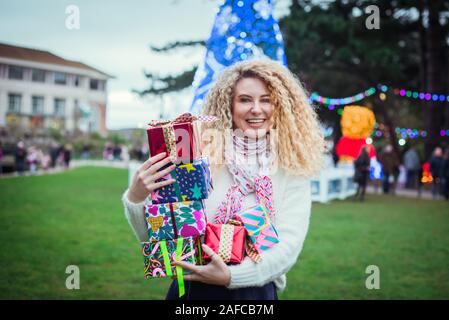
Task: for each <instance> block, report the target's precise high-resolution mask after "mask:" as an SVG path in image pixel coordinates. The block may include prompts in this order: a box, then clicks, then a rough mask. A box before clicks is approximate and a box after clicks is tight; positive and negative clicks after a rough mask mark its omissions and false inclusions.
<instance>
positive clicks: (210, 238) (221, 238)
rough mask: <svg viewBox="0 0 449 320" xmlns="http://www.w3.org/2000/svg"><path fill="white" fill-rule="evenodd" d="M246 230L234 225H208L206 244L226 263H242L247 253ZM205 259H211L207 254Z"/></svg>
mask: <svg viewBox="0 0 449 320" xmlns="http://www.w3.org/2000/svg"><path fill="white" fill-rule="evenodd" d="M245 239H246V229H245V228H244V227H242V226H235V225H232V224H215V223H208V224H207V225H206V232H205V238H204V242H205V244H206V245H208V246H209V247H210V248H211V249H212V250H213V251H214V252H215V253H217V254H218V255H219V256H220V257H221V258H222V259H223V261H224V262H225V263H240V262H241V261H242V260H243V258H244V253H245ZM204 258H205V259H209V257H208V256H207V254H205V256H204Z"/></svg>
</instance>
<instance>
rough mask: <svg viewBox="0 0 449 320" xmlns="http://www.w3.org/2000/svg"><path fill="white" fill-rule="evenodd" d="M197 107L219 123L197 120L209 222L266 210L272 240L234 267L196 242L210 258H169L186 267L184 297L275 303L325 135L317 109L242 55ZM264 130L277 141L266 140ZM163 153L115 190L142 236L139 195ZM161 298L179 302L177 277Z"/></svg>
mask: <svg viewBox="0 0 449 320" xmlns="http://www.w3.org/2000/svg"><path fill="white" fill-rule="evenodd" d="M203 112H204V114H206V115H214V116H217V117H218V118H219V119H220V121H217V122H214V123H210V124H205V126H204V128H203V129H204V130H203V135H202V140H203V147H204V148H203V154H204V155H207V156H209V157H210V158H211V165H212V167H211V169H212V173H213V180H214V190H213V191H212V193H211V194H210V196H209V198H208V199H206V200H205V207H206V208H207V212H206V214H207V218H208V221H209V222H215V223H218V224H226V223H227V222H228V221H229V220H230V219H235V220H241V219H242V216H243V211H244V209H245V208H249V207H252V206H255V205H256V206H258V208H261V207H264V208H265V211H266V212H267V214H268V216H269V217H270V219H269V220H271V222H272V223H273V225H274V226H275V228H276V229H277V234H278V239H277V240H278V241H276V242H273V243H274V244H272V245H267V244H266V243H264V245H263V246H261V247H264V248H265V249H263V250H262V249H260V250H259V253H260V258H261V259H252V258H254V256H253V257H252V258H250V256H247V257H245V258H244V259H243V261H242V262H241V263H240V264H234V265H227V264H225V262H224V261H223V260H222V258H221V257H220V256H219V255H218V254H216V253H215V252H214V251H212V249H210V248H209V247H208V246H206V245H203V250H204V252H205V253H206V254H207V255H208V256H209V257H210V258H211V261H210V262H209V263H208V264H207V265H204V266H197V265H191V264H188V263H186V262H181V261H179V262H176V263H175V264H176V265H178V266H180V267H182V268H184V269H186V270H189V271H190V274H188V275H185V286H186V295H185V296H184V297H183V299H259V300H261V299H262V300H264V299H277V291H278V290H283V289H284V288H285V286H286V273H287V272H288V271H289V270H290V268H291V267H292V266H293V265H294V264H295V263H296V260H297V258H298V256H299V253H300V252H301V250H302V246H303V243H304V240H305V237H306V234H307V230H308V226H309V217H310V210H311V194H310V178H311V175H312V174H314V173H315V172H316V171H317V169H319V168H320V166H321V163H322V156H323V152H324V139H323V137H322V135H321V131H320V129H319V126H318V121H317V118H316V115H315V112H314V111H313V109H312V108H311V106H310V105H309V104H308V100H307V97H306V94H305V92H304V90H303V89H302V86H301V84H300V83H299V81H298V80H297V79H296V78H295V77H294V76H293V74H292V73H291V72H290V71H289V70H288V69H287V68H285V67H283V66H281V65H280V64H278V63H277V62H274V61H271V60H252V61H244V62H240V63H237V64H235V65H233V66H231V67H229V68H228V69H226V70H224V71H223V73H222V74H221V76H220V77H219V78H218V79H217V81H216V83H215V84H214V86H213V87H212V88H211V89H210V91H209V93H208V95H207V98H206V101H205V106H204V110H203ZM208 129H211V130H208ZM210 131H213V134H212V135H211V134H210ZM229 133H230V137H228V136H227V135H228V134H229ZM272 133H273V134H272ZM270 136H273V137H277V139H274V143H273V141H272V139H271V137H270ZM211 137H212V139H210V138H211ZM223 146H224V147H223ZM161 159H162V156H155V157H153V158H150V159H149V160H148V161H147V162H145V163H144V164H143V165H142V167H141V168H140V169H139V170H138V172H137V174H136V176H135V177H134V181H133V183H132V184H131V186H130V188H129V190H127V191H126V192H125V193H124V195H123V202H124V204H125V213H126V216H127V218H128V220H129V222H130V224H131V227H132V228H133V230H134V232H135V233H136V235H137V237H138V239H139V240H140V241H145V238H146V236H147V235H146V225H145V219H144V216H143V205H144V202H145V201H144V200H145V199H146V198H147V197H148V194H149V192H150V191H151V190H154V189H156V188H157V187H159V186H158V185H157V183H155V181H157V179H158V178H159V177H160V176H163V175H166V174H167V172H168V171H170V170H172V167H168V168H167V169H165V170H163V171H161V172H159V173H156V174H154V173H155V172H156V171H157V169H159V168H162V167H163V166H166V165H167V164H168V163H169V161H170V160H167V159H168V158H166V159H165V160H161ZM277 163H279V165H277ZM172 182H173V181H171V180H167V181H165V183H167V184H168V183H172ZM265 239H266V238H265ZM265 241H267V240H265ZM255 245H256V247H257V241H256V244H255ZM261 247H259V248H261ZM167 299H179V298H178V287H177V282H176V281H174V282H173V283H172V284H171V286H170V289H169V291H168V293H167Z"/></svg>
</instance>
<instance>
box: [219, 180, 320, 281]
mask: <svg viewBox="0 0 449 320" xmlns="http://www.w3.org/2000/svg"><path fill="white" fill-rule="evenodd" d="M310 192H311V190H310V181H309V180H307V179H301V178H299V177H289V182H287V185H286V188H285V190H284V196H283V201H282V203H279V204H276V203H275V206H276V216H275V219H276V220H275V225H276V230H277V232H278V236H279V242H278V243H277V244H275V245H274V246H273V247H271V248H270V249H268V250H267V251H265V252H262V253H261V257H262V261H261V262H259V263H255V262H253V261H252V260H251V259H250V258H249V257H245V259H244V260H243V261H242V263H240V264H238V265H232V266H229V270H230V273H231V281H230V284H229V285H228V288H230V289H234V288H241V287H249V286H263V285H265V284H266V283H269V282H271V281H273V280H274V279H276V278H278V277H279V276H281V275H283V274H285V273H287V272H288V271H289V270H290V268H291V267H292V266H293V265H294V264H295V263H296V260H297V259H298V256H299V253H300V252H301V250H302V247H303V243H304V239H305V237H306V234H307V230H308V227H309V219H310V212H311V203H312V201H311V193H310Z"/></svg>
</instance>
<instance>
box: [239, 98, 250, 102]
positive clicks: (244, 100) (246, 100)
mask: <svg viewBox="0 0 449 320" xmlns="http://www.w3.org/2000/svg"><path fill="white" fill-rule="evenodd" d="M250 101H251V100H250V99H248V98H241V99H240V102H250Z"/></svg>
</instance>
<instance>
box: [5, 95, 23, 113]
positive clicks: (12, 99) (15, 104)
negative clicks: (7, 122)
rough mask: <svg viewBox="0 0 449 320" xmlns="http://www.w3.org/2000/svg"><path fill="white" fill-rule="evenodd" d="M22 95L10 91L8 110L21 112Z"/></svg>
mask: <svg viewBox="0 0 449 320" xmlns="http://www.w3.org/2000/svg"><path fill="white" fill-rule="evenodd" d="M21 104H22V96H21V95H20V94H14V93H10V94H9V95H8V112H15V113H19V112H20V107H21Z"/></svg>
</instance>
